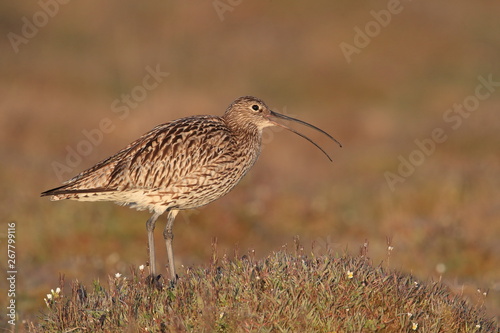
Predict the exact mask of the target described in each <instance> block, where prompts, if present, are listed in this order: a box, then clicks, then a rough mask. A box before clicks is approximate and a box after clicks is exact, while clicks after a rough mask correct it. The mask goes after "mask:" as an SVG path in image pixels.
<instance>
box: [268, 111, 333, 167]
mask: <svg viewBox="0 0 500 333" xmlns="http://www.w3.org/2000/svg"><path fill="white" fill-rule="evenodd" d="M273 118H280V119H285V120H290V121H294V122H296V123H299V124H302V125H305V126H308V127H310V128H313V129H315V130H316V131H318V132H321V133H323V134H324V135H326V136H327V137H329V138H330V139H332V140H333V141H335V142H336V143H337V144H338V145H339V147H342V144H341V143H340V142H338V141H337V140H336V139H335V138H334V137H333V136H331V135H330V134H328V133H326V132H325V131H323V130H322V129H321V128H318V127H316V126H314V125H311V124H309V123H306V122H305V121H302V120H299V119H295V118H292V117H289V116H285V115H283V114H281V113H277V112H274V111H271V115H270V117H269V120H270V121H271V122H272V123H273V124H274V125H276V126H279V127H282V128H284V129H287V130H289V131H290V132H293V133H295V134H297V135H299V136H301V137H303V138H304V139H306V140H307V141H309V142H310V143H312V144H313V145H315V146H316V147H317V148H318V149H319V150H321V151H322V152H323V154H325V155H326V157H328V159H329V160H330V162H333V160H332V158H331V157H330V155H328V154H327V153H326V152H325V151H324V150H323V148H321V147H320V146H318V145H317V144H316V142H314V141H313V140H311V139H309V138H308V137H307V136H305V135H304V134H302V133H299V132H297V131H296V130H294V129H292V128H290V127H288V126H285V125H283V124H280V123H279V122H277V121H276V120H274V119H273Z"/></svg>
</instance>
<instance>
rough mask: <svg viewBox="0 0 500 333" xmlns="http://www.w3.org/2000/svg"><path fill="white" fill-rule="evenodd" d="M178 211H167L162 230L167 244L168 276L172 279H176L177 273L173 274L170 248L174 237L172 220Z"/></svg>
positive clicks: (171, 250)
mask: <svg viewBox="0 0 500 333" xmlns="http://www.w3.org/2000/svg"><path fill="white" fill-rule="evenodd" d="M178 212H179V211H178V210H169V211H168V217H167V225H166V226H165V230H164V231H163V238H165V245H166V246H167V256H168V265H169V266H168V267H169V269H170V278H171V280H172V281H175V280H177V274H175V264H174V251H173V249H172V240H173V239H174V234H173V232H172V227H173V226H174V220H175V217H176V216H177V213H178Z"/></svg>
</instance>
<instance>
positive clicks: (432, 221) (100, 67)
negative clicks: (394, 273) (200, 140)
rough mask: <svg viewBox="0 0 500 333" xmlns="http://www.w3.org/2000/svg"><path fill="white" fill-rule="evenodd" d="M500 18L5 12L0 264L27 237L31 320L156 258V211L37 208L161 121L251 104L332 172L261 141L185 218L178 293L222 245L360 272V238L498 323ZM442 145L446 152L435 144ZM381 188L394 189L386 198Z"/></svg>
mask: <svg viewBox="0 0 500 333" xmlns="http://www.w3.org/2000/svg"><path fill="white" fill-rule="evenodd" d="M499 12H500V2H495V1H474V2H470V1H468V2H461V3H456V2H454V3H453V4H451V3H450V2H445V1H433V2H424V1H402V2H395V1H390V2H389V3H388V2H386V1H367V2H361V3H356V2H342V3H332V2H331V1H316V2H314V3H313V4H311V3H309V4H306V3H305V2H304V3H299V2H289V1H288V2H282V1H259V2H255V1H245V0H242V1H234V0H233V1H232V2H230V1H228V0H220V1H219V0H217V1H214V2H210V1H208V2H205V3H193V4H191V3H189V2H176V3H169V2H160V1H152V2H141V3H138V2H135V1H123V0H122V1H107V2H104V3H103V2H101V1H84V2H77V1H74V2H68V3H63V1H62V0H60V2H57V1H56V0H46V1H45V2H44V1H40V2H35V1H33V2H14V1H9V2H2V4H0V30H1V35H2V36H3V38H2V39H1V40H0V43H1V45H0V47H1V53H0V57H1V62H0V74H1V75H0V140H1V145H0V156H1V160H2V163H1V167H0V181H1V184H2V191H1V192H0V193H1V198H0V203H1V206H0V217H1V221H2V230H0V236H1V237H2V238H1V241H2V248H3V246H5V237H6V234H7V222H10V221H15V222H16V223H17V228H16V236H17V242H16V251H17V270H18V275H17V287H16V290H17V295H16V300H17V306H18V307H17V310H18V312H19V313H20V315H21V319H26V318H33V317H34V316H36V315H37V313H38V312H39V311H40V310H43V309H44V307H45V304H44V302H43V297H45V294H47V293H48V292H49V291H50V289H51V288H54V289H55V287H57V285H58V277H59V274H64V275H65V276H66V280H67V281H72V280H74V279H78V280H80V281H82V282H84V283H86V284H87V285H88V286H89V285H90V284H91V282H92V281H93V280H94V279H98V278H99V279H101V280H106V279H107V276H108V275H110V274H115V273H116V272H120V273H122V274H128V273H129V268H130V267H131V266H132V265H134V266H138V265H141V264H144V263H145V262H146V260H147V252H146V230H145V222H146V220H147V218H148V217H149V214H148V213H147V212H135V211H132V210H130V209H128V208H124V207H119V206H116V205H113V204H111V203H78V202H70V201H65V202H50V201H48V200H47V199H46V198H43V199H42V198H39V194H40V192H42V191H43V190H47V189H49V188H52V187H56V186H58V185H59V184H60V183H61V181H62V180H66V179H69V178H70V177H72V176H74V175H75V174H77V173H78V172H80V171H82V170H84V169H86V168H88V167H90V166H92V165H93V164H94V163H96V162H98V161H100V160H102V159H103V158H105V157H107V156H109V155H111V154H113V153H115V152H116V151H118V150H119V149H121V148H123V147H124V146H125V145H127V144H128V143H129V142H131V141H132V140H134V139H135V138H137V137H138V136H140V135H141V134H143V133H145V132H146V131H148V130H150V129H151V128H152V127H154V126H155V125H157V124H159V123H163V122H166V121H168V120H172V119H175V118H179V117H183V116H188V115H193V114H222V113H223V112H224V110H225V108H226V107H227V105H228V104H229V103H230V102H231V101H232V100H234V99H235V98H236V97H239V96H241V95H255V96H257V97H260V98H262V99H264V100H265V101H266V102H267V103H268V105H270V106H271V107H272V108H273V109H274V110H276V111H278V112H282V113H286V114H288V115H293V116H295V117H298V118H300V119H303V120H305V121H308V122H311V123H313V124H316V125H318V126H320V127H321V128H323V129H325V130H327V131H328V132H330V133H331V134H333V135H334V136H335V137H336V138H337V139H338V140H340V141H341V142H342V143H343V144H344V148H342V149H340V148H338V147H337V146H336V145H335V144H333V143H331V142H330V141H328V139H326V138H324V137H323V136H322V135H320V134H318V133H314V132H310V131H308V130H306V129H301V130H302V131H304V132H305V133H307V134H308V135H309V136H311V137H313V138H314V140H315V141H317V142H318V143H319V144H320V145H322V146H323V147H324V148H325V149H326V150H327V151H328V152H329V153H331V155H333V157H334V163H333V164H332V163H330V162H329V161H328V160H327V159H326V158H325V157H324V156H323V155H322V154H321V152H319V151H318V150H317V149H315V148H314V147H313V146H312V145H310V144H309V143H307V142H306V141H305V140H302V139H300V138H299V137H296V136H295V135H293V134H291V133H286V132H283V131H279V130H269V131H267V132H266V135H265V139H264V140H265V146H264V149H263V153H262V155H261V158H260V160H259V162H258V163H257V164H256V166H255V167H254V168H253V169H252V171H251V172H250V173H249V174H248V175H247V176H246V178H245V179H244V180H243V181H242V183H241V184H240V185H239V186H237V187H236V189H235V190H234V191H233V192H232V193H230V194H229V195H227V196H226V197H224V198H222V199H220V200H219V201H217V202H215V203H213V204H211V205H209V206H207V207H203V208H201V209H198V210H195V211H191V212H184V213H181V214H180V215H179V216H178V217H177V220H176V223H175V228H174V233H175V242H174V250H175V252H176V259H177V262H176V264H177V266H178V267H179V271H180V274H181V275H182V272H183V269H182V267H181V265H183V266H184V267H188V266H192V265H199V264H206V263H207V262H208V261H209V260H210V258H211V251H212V249H211V242H212V239H213V238H214V237H217V239H218V249H219V253H220V254H221V255H222V254H224V253H227V254H228V255H229V256H232V255H233V252H234V250H235V249H236V248H237V249H238V251H239V253H240V254H244V253H246V252H247V251H249V250H251V249H255V251H256V256H257V257H264V256H266V255H268V254H269V253H270V252H272V251H277V250H280V249H281V248H282V246H283V245H285V244H288V247H289V248H292V244H293V241H292V239H293V237H294V236H295V235H299V236H300V239H301V242H302V243H303V245H304V247H305V251H306V253H308V254H309V253H310V252H311V245H312V244H313V243H314V244H315V250H314V251H315V252H316V253H322V252H323V253H324V251H325V250H326V248H327V247H329V248H330V249H332V251H333V252H334V253H339V254H341V253H343V252H344V251H346V249H347V251H349V252H350V253H353V254H356V253H357V252H358V249H359V247H360V246H361V245H362V244H363V243H364V241H365V239H367V240H368V241H369V255H370V257H371V259H372V260H373V262H374V264H380V263H382V265H385V266H389V267H390V268H395V269H399V270H402V271H405V272H408V273H412V274H414V275H416V276H417V277H418V278H420V279H423V280H426V279H434V280H438V279H442V280H443V281H445V282H446V283H447V284H448V285H449V286H450V287H451V288H452V289H453V290H454V291H456V292H457V293H464V294H466V295H467V296H468V297H470V300H471V302H472V303H473V304H483V303H484V304H485V305H486V308H487V310H488V312H489V314H490V315H491V316H496V317H497V318H498V316H499V315H500V242H499V236H500V223H499V215H500V199H499V195H498V188H499V184H500V176H499V175H500V155H499V153H498V148H499V144H500V136H499V133H500V121H499V114H498V111H499V108H500V68H499V65H498V63H499V59H500V58H499V55H500V43H499V42H500V21H499V20H498V13H499ZM376 17H377V18H378V20H379V21H377V20H376ZM347 44H349V45H350V46H349V47H347V46H346V45H347ZM341 46H342V47H341ZM346 47H347V48H346ZM354 48H356V50H354ZM343 49H344V52H343ZM345 50H350V51H351V52H352V53H350V54H348V55H347V56H346V54H345ZM155 71H156V72H157V73H161V74H158V75H157V76H156V81H155V80H153V79H152V78H153V77H154V76H152V75H151V72H155ZM166 73H168V75H167V74H166ZM479 77H482V78H483V81H484V80H486V81H488V80H489V81H491V82H493V83H491V82H490V84H489V85H488V86H485V85H484V83H481V82H482V81H481V79H479ZM145 80H146V81H145ZM495 82H498V83H496V86H495ZM154 83H156V84H154ZM146 85H147V87H146ZM153 86H154V87H153ZM478 86H479V88H478ZM146 88H147V89H146ZM478 91H479V92H481V93H482V95H478V96H477V97H475V95H476V93H477V92H478ZM479 97H481V98H479ZM462 103H466V105H465V106H464V107H463V110H465V111H461V112H462V113H459V111H458V108H459V107H460V106H459V105H460V104H462ZM467 103H468V104H467ZM454 104H456V105H455V107H456V109H455V111H453V108H454ZM457 105H458V106H457ZM465 107H467V109H466V108H465ZM468 109H470V110H471V111H467V110H468ZM450 110H451V111H450ZM101 122H104V123H106V124H107V125H106V126H104V128H100V126H101V125H102V123H101ZM295 127H296V128H298V129H299V127H298V126H295ZM435 129H441V134H442V135H441V136H440V138H441V139H442V140H441V142H438V143H434V144H430V143H429V140H430V139H431V138H432V132H433V131H434V130H435ZM88 136H90V137H91V138H92V140H93V143H92V142H91V140H90V139H89V138H88ZM443 137H445V139H443ZM415 140H419V142H424V143H427V147H428V148H427V154H424V153H425V149H423V148H419V146H418V145H417V144H416V143H415ZM433 146H434V148H432V147H433ZM431 148H432V149H431ZM422 150H424V151H423V152H422ZM69 151H73V152H76V154H78V156H76V155H75V153H73V154H72V155H71V156H70V157H68V154H70V153H69ZM67 158H69V162H71V163H70V164H71V165H70V164H68V163H67V162H68V160H67ZM402 160H405V161H410V160H411V161H413V164H416V166H414V167H413V169H414V170H413V171H412V168H411V167H408V165H407V166H406V169H404V167H401V166H400V163H401V161H402ZM409 163H412V162H409ZM54 166H57V167H58V168H59V169H57V170H59V171H57V170H56V169H55V168H54ZM398 167H399V168H400V169H401V168H402V169H401V170H400V171H398ZM405 170H406V171H405ZM387 172H390V173H391V175H392V176H395V175H397V176H398V177H401V178H397V179H398V180H400V182H397V181H395V182H392V183H391V184H392V185H393V186H392V189H391V186H390V184H389V183H388V182H387V180H386V176H387V175H388V174H387ZM392 176H391V177H392ZM391 179H393V180H394V179H395V178H394V177H392V178H391ZM162 222H164V221H161V222H160V223H159V224H158V227H157V235H156V236H157V250H158V251H159V252H160V257H159V263H160V264H161V265H162V267H163V265H165V264H166V257H165V255H164V245H163V242H162V241H161V240H162V237H161V229H162V228H163V223H162ZM388 237H389V238H392V242H391V245H392V246H393V247H394V250H393V251H392V253H391V255H390V258H388V255H387V243H386V238H388ZM2 253H3V254H2V256H3V257H2V258H1V260H0V262H1V263H2V268H4V267H6V266H5V262H6V259H7V258H6V251H4V250H2ZM388 259H390V262H388ZM6 270H7V268H5V271H6ZM2 288H3V287H2ZM478 289H480V290H481V292H478V291H477V290H478ZM487 290H488V291H489V294H488V296H487V297H484V296H483V295H482V293H483V292H486V291H487ZM3 293H4V291H2V294H3ZM1 299H3V296H2V297H1ZM2 302H3V301H2ZM2 307H3V305H2Z"/></svg>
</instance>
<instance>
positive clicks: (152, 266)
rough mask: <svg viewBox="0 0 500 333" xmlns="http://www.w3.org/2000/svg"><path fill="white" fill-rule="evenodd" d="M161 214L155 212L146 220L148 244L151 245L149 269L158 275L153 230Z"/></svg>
mask: <svg viewBox="0 0 500 333" xmlns="http://www.w3.org/2000/svg"><path fill="white" fill-rule="evenodd" d="M160 215H161V214H158V213H156V212H155V213H154V214H153V216H151V217H150V218H149V220H148V221H147V222H146V230H147V231H148V246H149V271H150V273H151V275H152V276H153V278H154V277H156V257H155V238H154V233H153V231H154V230H155V224H156V220H157V219H158V217H159V216H160Z"/></svg>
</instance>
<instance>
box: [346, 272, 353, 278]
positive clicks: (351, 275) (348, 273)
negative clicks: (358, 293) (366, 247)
mask: <svg viewBox="0 0 500 333" xmlns="http://www.w3.org/2000/svg"><path fill="white" fill-rule="evenodd" d="M353 277H354V272H352V271H347V278H348V279H352V278H353Z"/></svg>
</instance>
